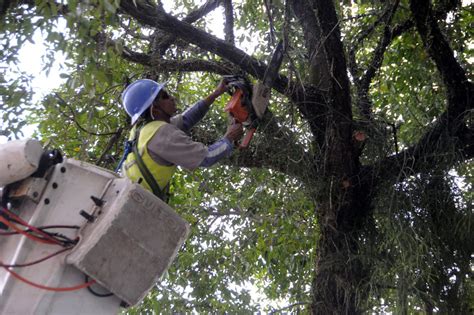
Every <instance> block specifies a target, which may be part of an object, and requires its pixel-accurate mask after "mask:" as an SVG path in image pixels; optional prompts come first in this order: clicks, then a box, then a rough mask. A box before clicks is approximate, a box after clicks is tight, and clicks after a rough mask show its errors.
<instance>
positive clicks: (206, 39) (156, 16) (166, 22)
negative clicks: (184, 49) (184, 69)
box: [120, 0, 308, 99]
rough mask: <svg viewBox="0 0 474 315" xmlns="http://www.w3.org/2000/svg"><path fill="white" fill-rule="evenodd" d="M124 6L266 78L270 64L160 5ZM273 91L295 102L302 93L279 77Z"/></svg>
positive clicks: (129, 2) (140, 0) (139, 1)
mask: <svg viewBox="0 0 474 315" xmlns="http://www.w3.org/2000/svg"><path fill="white" fill-rule="evenodd" d="M135 4H136V5H135ZM120 7H121V8H122V10H124V11H125V12H127V13H128V14H130V15H131V16H133V17H134V18H136V19H137V20H138V21H139V22H140V23H143V24H146V25H149V26H152V27H157V28H160V29H162V30H163V31H165V32H168V33H171V34H174V35H175V36H178V37H180V38H182V39H183V40H185V41H187V42H189V43H191V44H194V45H196V46H198V47H200V48H202V49H204V50H206V51H209V52H211V53H214V54H216V55H218V56H220V57H222V58H225V59H227V60H228V61H230V62H232V63H234V64H235V65H237V66H238V67H240V68H241V69H242V70H243V71H245V72H247V73H249V74H250V75H252V76H254V77H255V78H257V79H260V80H261V79H263V75H264V74H265V70H266V68H267V66H266V64H265V63H264V62H261V61H259V60H257V59H255V58H253V57H251V56H249V55H247V54H246V53H245V52H243V51H242V50H240V49H238V48H236V47H234V46H233V45H231V44H229V43H227V42H226V41H224V40H221V39H219V38H217V37H215V36H212V35H210V34H208V33H206V32H205V31H203V30H200V29H198V28H195V27H193V26H191V25H190V24H188V23H186V22H182V21H179V20H178V19H176V18H175V17H172V16H171V15H169V14H167V13H165V12H164V11H163V10H160V9H159V8H157V7H156V6H153V5H151V4H149V3H146V2H145V1H144V0H135V1H134V0H122V1H121V2H120ZM273 88H274V89H275V90H277V91H278V92H280V93H282V94H284V95H288V96H289V97H290V98H292V99H293V98H295V99H297V98H296V97H295V95H293V94H294V93H295V92H296V91H297V90H298V87H297V85H296V84H294V83H289V82H288V79H287V78H286V77H284V76H282V75H279V76H278V77H277V79H276V80H275V82H274V84H273ZM306 88H308V87H306Z"/></svg>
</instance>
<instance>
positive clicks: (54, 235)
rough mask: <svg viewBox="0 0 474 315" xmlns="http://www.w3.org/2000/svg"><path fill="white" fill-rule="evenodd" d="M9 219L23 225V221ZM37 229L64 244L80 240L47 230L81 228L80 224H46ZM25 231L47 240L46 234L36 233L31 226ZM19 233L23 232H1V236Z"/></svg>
mask: <svg viewBox="0 0 474 315" xmlns="http://www.w3.org/2000/svg"><path fill="white" fill-rule="evenodd" d="M7 219H8V220H9V221H12V222H15V223H17V224H20V225H23V224H21V222H18V221H17V220H14V219H13V218H7ZM23 226H24V225H23ZM37 229H38V230H41V231H42V232H44V233H46V234H48V235H49V236H50V237H52V238H54V239H56V240H57V241H59V242H61V243H62V244H63V246H69V245H76V244H77V242H78V240H77V239H75V240H73V239H70V238H69V237H67V236H65V235H63V234H61V233H57V232H47V231H45V230H47V229H79V226H77V225H46V226H42V227H37ZM24 232H26V233H30V234H31V235H34V236H35V237H37V238H41V239H43V240H47V238H45V237H44V236H42V235H37V234H35V233H34V231H32V230H31V229H30V228H28V229H25V230H24ZM17 234H21V233H19V232H17V231H11V232H0V236H10V235H17Z"/></svg>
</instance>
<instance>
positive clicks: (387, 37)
mask: <svg viewBox="0 0 474 315" xmlns="http://www.w3.org/2000/svg"><path fill="white" fill-rule="evenodd" d="M399 3H400V1H399V0H397V1H395V3H394V4H393V5H392V6H391V7H389V8H388V9H387V12H388V13H387V14H384V16H385V18H384V20H385V21H384V24H385V27H384V32H383V36H382V38H381V39H380V41H379V43H378V45H377V47H376V48H375V51H374V54H373V56H372V60H371V62H370V63H369V66H368V67H367V69H366V71H365V73H364V75H363V76H362V78H360V80H358V79H357V78H356V80H355V82H356V86H357V90H358V91H357V95H358V100H357V105H358V107H359V110H360V112H361V115H362V117H364V118H365V119H366V120H368V121H371V120H372V119H373V115H372V102H371V100H370V99H369V95H368V94H369V87H370V82H372V79H373V78H374V76H375V74H376V73H377V71H378V70H379V69H380V67H381V66H382V62H383V56H384V54H385V51H386V50H387V47H388V46H389V45H390V43H391V42H392V39H393V34H392V31H391V29H390V24H391V22H392V19H393V16H394V15H395V12H396V10H397V8H398V4H399ZM354 55H355V53H354ZM354 61H355V57H354Z"/></svg>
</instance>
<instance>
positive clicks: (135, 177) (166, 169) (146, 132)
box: [123, 120, 176, 192]
mask: <svg viewBox="0 0 474 315" xmlns="http://www.w3.org/2000/svg"><path fill="white" fill-rule="evenodd" d="M166 124H167V123H166V122H164V121H161V120H155V121H152V122H149V123H147V124H146V125H145V126H143V127H142V128H141V130H140V134H139V138H138V144H137V147H138V152H139V154H140V156H141V157H142V160H143V163H145V165H146V167H147V168H148V170H149V171H150V173H151V174H152V176H153V177H154V178H155V180H156V183H157V184H158V186H160V189H161V190H162V191H165V188H167V186H168V184H169V182H170V180H171V177H172V176H173V174H174V172H175V171H176V165H171V166H165V165H160V164H158V163H156V162H155V161H154V160H153V159H152V158H151V156H150V154H149V153H148V142H150V140H151V139H152V138H153V136H154V135H155V133H156V132H157V131H158V129H160V128H161V127H162V126H164V125H166ZM136 132H137V126H136V125H135V126H134V127H133V128H132V130H131V131H130V136H129V138H128V139H129V140H133V139H135V134H136ZM123 172H124V174H125V175H127V177H128V178H129V179H130V180H131V181H133V182H135V183H140V185H142V186H143V187H145V188H146V189H148V190H149V191H151V192H153V191H152V189H151V187H150V186H149V185H148V183H147V182H146V180H145V178H144V177H143V175H142V173H141V172H140V169H139V168H138V164H137V161H136V159H135V154H134V153H133V152H131V153H130V154H129V155H128V157H127V159H126V160H125V163H124V166H123Z"/></svg>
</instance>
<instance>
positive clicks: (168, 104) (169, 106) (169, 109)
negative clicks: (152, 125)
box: [155, 90, 177, 117]
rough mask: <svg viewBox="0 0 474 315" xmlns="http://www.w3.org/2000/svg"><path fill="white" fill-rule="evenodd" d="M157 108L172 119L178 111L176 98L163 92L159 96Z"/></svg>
mask: <svg viewBox="0 0 474 315" xmlns="http://www.w3.org/2000/svg"><path fill="white" fill-rule="evenodd" d="M155 106H157V107H158V108H160V109H161V110H162V111H163V112H164V113H165V114H166V115H168V116H169V117H172V116H173V115H174V114H175V113H176V111H177V108H176V100H175V98H174V97H173V96H171V95H170V94H168V92H167V91H165V90H162V91H161V92H160V94H159V95H158V102H157V103H156V105H155Z"/></svg>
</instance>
